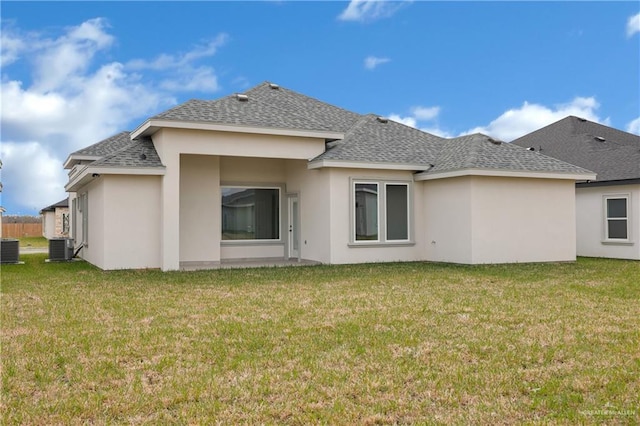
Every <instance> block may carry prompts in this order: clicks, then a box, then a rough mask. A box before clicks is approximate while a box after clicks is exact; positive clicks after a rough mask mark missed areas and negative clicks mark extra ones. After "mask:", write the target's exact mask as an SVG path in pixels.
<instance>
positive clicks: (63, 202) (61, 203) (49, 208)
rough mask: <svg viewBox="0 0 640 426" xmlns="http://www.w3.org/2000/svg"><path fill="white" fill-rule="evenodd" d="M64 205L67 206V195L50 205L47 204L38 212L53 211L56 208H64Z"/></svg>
mask: <svg viewBox="0 0 640 426" xmlns="http://www.w3.org/2000/svg"><path fill="white" fill-rule="evenodd" d="M64 207H69V197H67V198H65V199H64V200H60V201H58V202H57V203H53V204H51V205H50V206H47V207H45V208H43V209H42V210H40V213H42V212H53V211H55V210H56V209H57V208H64Z"/></svg>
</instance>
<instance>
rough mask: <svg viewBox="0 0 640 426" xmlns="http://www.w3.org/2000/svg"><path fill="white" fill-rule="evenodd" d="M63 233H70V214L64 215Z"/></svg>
mask: <svg viewBox="0 0 640 426" xmlns="http://www.w3.org/2000/svg"><path fill="white" fill-rule="evenodd" d="M62 233H63V234H65V235H66V234H68V233H69V213H62Z"/></svg>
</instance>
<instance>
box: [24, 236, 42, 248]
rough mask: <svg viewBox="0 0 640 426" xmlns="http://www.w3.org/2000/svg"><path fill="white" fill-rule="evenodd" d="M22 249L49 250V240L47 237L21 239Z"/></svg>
mask: <svg viewBox="0 0 640 426" xmlns="http://www.w3.org/2000/svg"><path fill="white" fill-rule="evenodd" d="M18 240H19V241H20V247H36V248H48V247H49V240H47V239H46V238H45V237H20V238H18Z"/></svg>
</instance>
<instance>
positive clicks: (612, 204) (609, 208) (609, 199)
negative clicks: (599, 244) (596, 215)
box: [604, 194, 629, 241]
mask: <svg viewBox="0 0 640 426" xmlns="http://www.w3.org/2000/svg"><path fill="white" fill-rule="evenodd" d="M604 218H605V219H604V222H605V223H604V238H605V240H607V241H628V240H629V194H623V195H605V196H604Z"/></svg>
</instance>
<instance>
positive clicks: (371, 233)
mask: <svg viewBox="0 0 640 426" xmlns="http://www.w3.org/2000/svg"><path fill="white" fill-rule="evenodd" d="M377 240H378V184H377V183H356V241H377Z"/></svg>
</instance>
